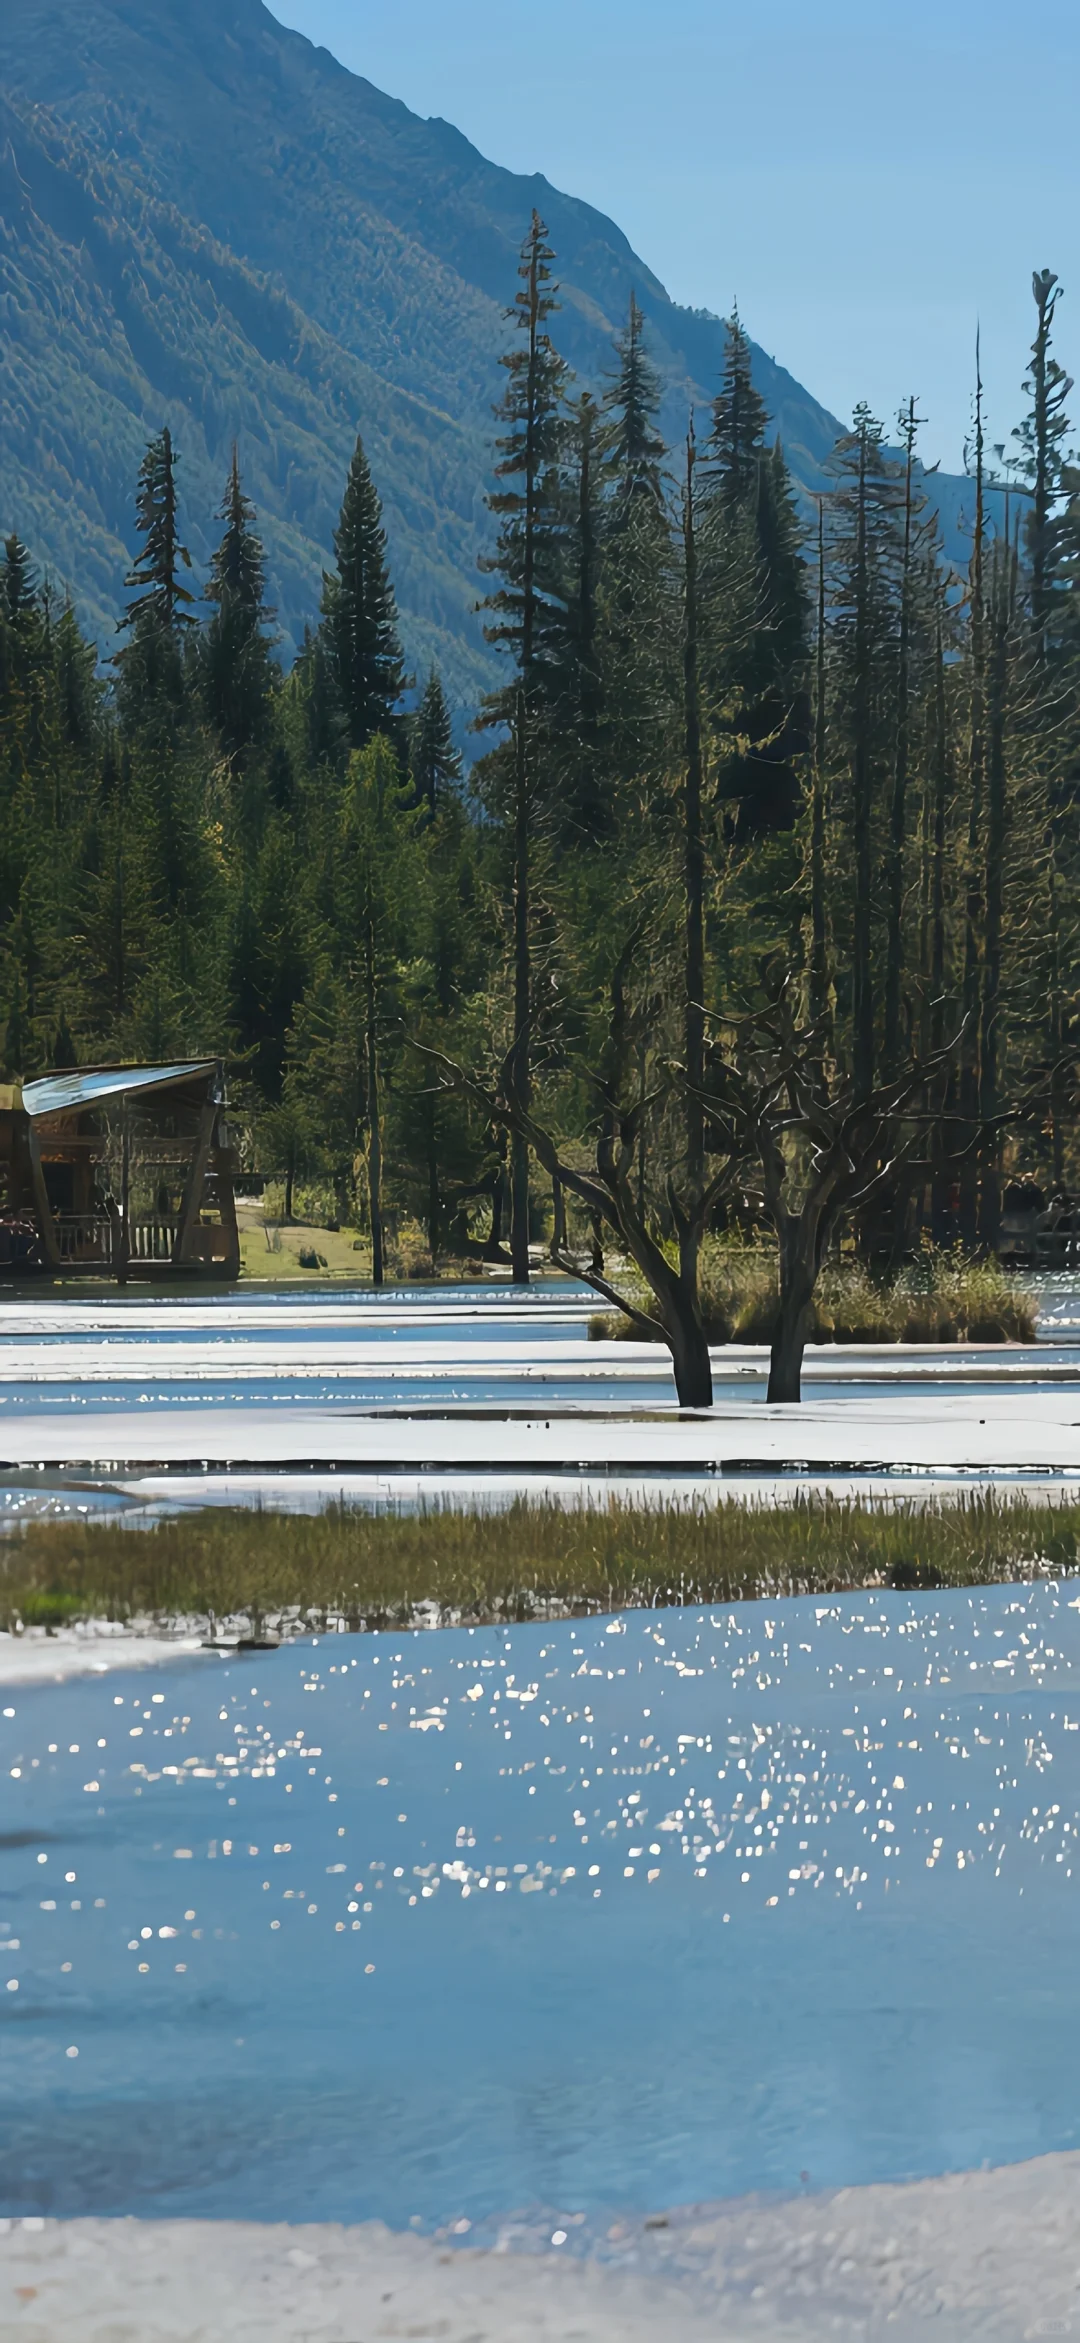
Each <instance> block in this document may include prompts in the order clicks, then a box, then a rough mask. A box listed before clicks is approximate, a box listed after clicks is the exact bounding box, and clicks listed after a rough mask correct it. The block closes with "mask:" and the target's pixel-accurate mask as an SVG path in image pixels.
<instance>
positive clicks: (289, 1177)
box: [285, 1157, 296, 1221]
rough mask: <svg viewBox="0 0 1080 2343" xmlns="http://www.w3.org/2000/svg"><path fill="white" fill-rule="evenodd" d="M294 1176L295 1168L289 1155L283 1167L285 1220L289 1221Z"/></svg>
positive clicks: (291, 1213)
mask: <svg viewBox="0 0 1080 2343" xmlns="http://www.w3.org/2000/svg"><path fill="white" fill-rule="evenodd" d="M295 1176H296V1175H295V1168H294V1165H293V1162H292V1158H291V1157H290V1159H289V1162H288V1164H287V1165H286V1167H285V1218H286V1220H287V1221H291V1219H292V1216H293V1184H294V1180H295Z"/></svg>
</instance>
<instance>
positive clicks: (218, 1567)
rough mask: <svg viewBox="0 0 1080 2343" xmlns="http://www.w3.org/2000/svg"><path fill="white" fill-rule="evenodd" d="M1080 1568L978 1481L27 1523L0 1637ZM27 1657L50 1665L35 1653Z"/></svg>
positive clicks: (192, 1628) (1069, 1545)
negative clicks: (770, 1493) (94, 1627)
mask: <svg viewBox="0 0 1080 2343" xmlns="http://www.w3.org/2000/svg"><path fill="white" fill-rule="evenodd" d="M1078 1568H1080V1504H1078V1503H1076V1502H1067V1501H1066V1502H1062V1501H1058V1502H1047V1501H1045V1500H1041V1501H1032V1500H1031V1499H1028V1498H1024V1497H1021V1496H1016V1497H1012V1498H1002V1497H999V1496H998V1495H996V1494H995V1493H994V1492H993V1491H992V1490H991V1491H987V1490H979V1491H976V1492H973V1493H972V1494H971V1495H969V1496H961V1497H959V1498H957V1499H956V1500H955V1501H953V1502H951V1503H949V1502H945V1503H942V1502H935V1501H931V1502H929V1503H923V1504H919V1505H904V1504H894V1505H891V1506H887V1507H883V1506H876V1505H873V1504H868V1503H860V1502H858V1501H852V1500H847V1499H844V1500H836V1499H833V1498H830V1497H815V1496H797V1497H796V1498H795V1500H794V1502H793V1503H791V1504H789V1505H786V1506H782V1507H772V1506H752V1505H746V1504H743V1503H740V1502H739V1501H738V1500H737V1499H733V1498H728V1499H724V1500H722V1501H721V1502H719V1503H717V1504H712V1505H702V1504H696V1503H685V1502H676V1503H673V1504H668V1505H664V1506H660V1505H642V1504H633V1503H629V1502H626V1501H625V1500H622V1499H619V1498H615V1497H613V1498H611V1499H610V1500H609V1502H608V1503H607V1504H583V1505H581V1506H578V1507H574V1508H571V1507H567V1506H564V1505H560V1504H557V1503H553V1502H551V1501H549V1500H543V1499H541V1500H529V1499H528V1498H519V1499H517V1500H515V1501H514V1502H513V1503H512V1504H511V1505H509V1506H508V1507H507V1509H506V1510H504V1511H502V1512H498V1513H495V1512H490V1511H477V1510H460V1511H459V1510H453V1511H451V1510H442V1509H439V1508H435V1507H432V1508H427V1509H425V1508H421V1509H419V1510H418V1511H416V1512H413V1513H410V1514H402V1513H396V1512H383V1513H376V1514H372V1513H365V1512H360V1511H356V1512H351V1511H348V1510H346V1509H345V1508H344V1507H340V1506H339V1507H334V1508H332V1509H330V1510H327V1511H325V1512H322V1513H319V1514H292V1513H264V1512H259V1513H253V1512H250V1511H246V1510H239V1509H236V1510H232V1509H228V1508H225V1507H221V1508H206V1509H205V1510H204V1511H202V1512H198V1513H189V1514H181V1515H178V1516H177V1517H175V1518H174V1519H171V1520H165V1521H160V1522H156V1523H153V1524H151V1525H150V1526H147V1527H134V1526H131V1525H125V1524H124V1523H122V1522H119V1523H118V1522H116V1521H114V1520H110V1521H99V1522H96V1523H95V1522H79V1523H71V1522H52V1521H32V1522H30V1523H29V1524H28V1525H27V1526H26V1527H25V1528H24V1529H21V1530H16V1531H14V1532H13V1533H12V1534H11V1535H10V1537H9V1538H8V1539H7V1540H6V1541H5V1542H4V1544H3V1546H2V1547H0V1629H2V1630H3V1631H4V1635H5V1637H6V1638H7V1639H9V1640H8V1643H7V1649H8V1653H9V1655H10V1658H11V1660H12V1661H13V1662H15V1661H16V1659H17V1656H18V1654H19V1652H21V1651H22V1650H25V1649H26V1648H27V1647H26V1640H25V1635H24V1634H22V1633H20V1630H25V1629H31V1630H37V1631H38V1638H37V1641H38V1648H39V1649H40V1650H41V1651H42V1652H43V1654H45V1655H47V1654H48V1647H49V1643H50V1641H52V1642H53V1643H54V1647H55V1636H53V1637H50V1635H49V1633H48V1631H49V1630H50V1629H51V1630H61V1629H68V1630H73V1629H76V1628H77V1627H78V1625H79V1623H81V1622H99V1623H102V1624H105V1625H107V1624H108V1623H113V1624H114V1625H120V1626H128V1627H134V1628H136V1629H137V1630H138V1631H139V1632H140V1633H141V1635H142V1636H143V1637H150V1638H151V1639H152V1638H153V1637H154V1635H155V1633H158V1634H160V1631H161V1629H162V1627H163V1626H164V1625H165V1624H169V1625H170V1626H172V1627H173V1628H174V1629H179V1631H180V1632H182V1633H184V1634H186V1635H187V1636H188V1637H194V1638H195V1642H196V1644H197V1642H198V1641H199V1640H200V1639H201V1638H202V1637H203V1636H206V1635H209V1636H215V1635H219V1636H220V1635H222V1634H225V1635H227V1636H230V1637H239V1636H243V1635H246V1636H255V1637H259V1636H261V1635H263V1634H270V1635H273V1636H282V1635H285V1636H287V1635H291V1634H310V1633H311V1632H312V1631H316V1632H325V1631H326V1630H328V1629H329V1630H333V1629H335V1628H347V1629H349V1630H350V1631H353V1632H356V1631H362V1630H370V1629H379V1628H384V1627H393V1628H400V1627H408V1626H438V1625H444V1624H445V1625H451V1624H452V1625H458V1624H461V1623H465V1624H468V1625H473V1624H476V1625H479V1624H482V1623H491V1622H500V1621H505V1620H526V1619H551V1618H565V1617H567V1616H577V1615H588V1614H590V1613H591V1614H596V1613H603V1612H608V1611H621V1610H628V1609H635V1610H636V1609H652V1608H654V1607H656V1606H660V1605H667V1604H688V1605H694V1604H697V1603H708V1604H723V1603H733V1602H745V1601H749V1600H753V1599H755V1598H759V1597H768V1598H770V1599H772V1600H776V1599H777V1598H779V1597H781V1596H785V1595H798V1594H817V1593H821V1594H836V1593H841V1592H850V1591H852V1590H855V1589H858V1588H861V1587H866V1586H895V1587H909V1588H910V1587H920V1586H923V1587H947V1586H984V1585H993V1584H1000V1583H1005V1582H1009V1581H1013V1580H1023V1579H1031V1578H1033V1577H1038V1576H1046V1575H1051V1574H1052V1575H1054V1576H1058V1577H1061V1576H1067V1575H1069V1574H1070V1573H1072V1572H1073V1571H1075V1570H1077V1569H1078ZM174 1648H175V1647H174V1646H171V1645H170V1646H168V1647H167V1649H168V1650H169V1651H170V1652H171V1651H172V1650H173V1649H174ZM107 1656H108V1655H106V1654H104V1653H103V1654H102V1658H106V1657H107ZM37 1665H38V1666H39V1667H40V1670H41V1672H42V1673H47V1672H48V1659H47V1656H46V1657H43V1658H42V1659H41V1660H40V1662H38V1663H37ZM3 1673H4V1651H3V1641H2V1640H0V1677H2V1676H3Z"/></svg>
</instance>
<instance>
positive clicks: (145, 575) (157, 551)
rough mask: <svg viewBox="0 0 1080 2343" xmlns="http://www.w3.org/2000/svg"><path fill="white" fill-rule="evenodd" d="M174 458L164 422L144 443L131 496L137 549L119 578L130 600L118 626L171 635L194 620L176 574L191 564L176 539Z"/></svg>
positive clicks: (190, 601)
mask: <svg viewBox="0 0 1080 2343" xmlns="http://www.w3.org/2000/svg"><path fill="white" fill-rule="evenodd" d="M178 461H179V458H178V456H177V453H176V449H175V448H174V446H173V440H172V433H171V431H170V430H169V426H168V424H167V423H166V424H165V426H164V428H163V429H162V430H161V431H159V433H158V435H157V438H156V439H152V440H151V441H150V443H149V445H148V447H147V450H146V454H145V455H144V457H143V460H142V463H141V464H140V466H139V484H138V488H137V490H136V494H135V526H136V529H137V530H138V533H139V535H140V537H141V538H142V547H141V549H140V551H139V552H138V554H137V555H136V557H135V560H134V562H133V563H132V566H131V569H130V570H129V572H128V575H127V579H126V581H125V582H126V584H127V586H128V587H129V589H130V590H131V592H132V594H133V596H134V599H133V600H132V601H131V602H129V604H128V610H127V617H126V619H125V621H124V624H125V626H126V627H131V628H134V629H136V630H137V631H147V632H149V631H151V630H156V631H157V632H159V633H162V634H170V635H175V634H178V633H179V632H181V631H182V630H183V629H185V628H187V627H190V626H192V625H193V624H194V617H193V613H192V607H191V606H192V604H193V602H194V599H195V597H194V595H193V594H192V592H191V590H190V588H189V587H187V586H185V585H184V583H183V579H182V577H181V574H180V573H181V571H182V570H189V569H190V568H191V555H190V553H189V552H188V549H187V547H186V545H184V544H183V543H182V542H181V537H180V520H179V511H178V505H177V494H176V467H177V463H178Z"/></svg>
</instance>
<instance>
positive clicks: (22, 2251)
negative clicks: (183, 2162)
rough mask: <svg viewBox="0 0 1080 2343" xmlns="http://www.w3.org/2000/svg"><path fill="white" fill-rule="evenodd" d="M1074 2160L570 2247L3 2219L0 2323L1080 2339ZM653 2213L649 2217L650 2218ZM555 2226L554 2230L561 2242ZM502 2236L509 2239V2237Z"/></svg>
mask: <svg viewBox="0 0 1080 2343" xmlns="http://www.w3.org/2000/svg"><path fill="white" fill-rule="evenodd" d="M1078 2212H1080V2155H1077V2154H1075V2153H1074V2154H1065V2155H1054V2156H1043V2157H1040V2158H1038V2159H1035V2160H1033V2161H1032V2162H1030V2163H1024V2164H1013V2165H1006V2166H1003V2167H1001V2168H1000V2169H999V2170H997V2171H994V2172H963V2173H956V2174H952V2175H950V2176H948V2177H946V2178H944V2179H935V2180H920V2181H914V2182H910V2183H908V2184H906V2185H903V2186H895V2185H889V2186H877V2187H866V2188H849V2189H843V2190H839V2191H833V2192H830V2193H828V2194H821V2195H819V2194H812V2195H811V2194H808V2195H806V2196H805V2197H800V2198H796V2199H789V2200H786V2201H781V2202H775V2201H768V2200H763V2199H761V2198H754V2199H748V2200H743V2201H735V2202H732V2203H728V2204H721V2205H715V2206H712V2207H694V2208H692V2209H687V2210H686V2211H678V2210H677V2211H675V2212H673V2213H672V2214H670V2215H669V2216H667V2217H665V2216H663V2215H661V2216H658V2217H654V2221H650V2222H648V2223H645V2222H642V2221H641V2219H640V2218H637V2219H633V2220H627V2221H625V2222H622V2223H615V2224H613V2225H612V2227H611V2229H609V2231H608V2235H607V2239H606V2241H605V2245H604V2249H603V2250H604V2258H603V2260H599V2259H593V2258H578V2257H572V2256H571V2255H569V2254H568V2253H567V2252H566V2250H565V2249H566V2246H567V2244H568V2243H569V2242H570V2241H571V2240H572V2237H573V2218H574V2217H573V2214H572V2212H571V2213H569V2214H568V2215H567V2216H559V2215H554V2216H553V2217H552V2221H551V2226H550V2230H549V2231H548V2232H547V2233H546V2234H545V2235H543V2236H542V2237H541V2236H537V2238H536V2239H535V2241H534V2242H535V2244H536V2245H538V2246H539V2247H540V2249H541V2250H539V2251H534V2252H532V2253H522V2252H515V2251H514V2250H513V2246H514V2244H515V2243H516V2242H520V2240H519V2239H518V2238H517V2236H516V2234H515V2232H514V2231H513V2230H509V2229H508V2232H507V2234H506V2236H505V2237H502V2238H500V2239H499V2242H498V2244H497V2245H496V2248H495V2250H494V2251H491V2252H480V2251H476V2250H475V2249H470V2248H469V2247H468V2246H464V2247H462V2246H460V2245H458V2246H455V2247H454V2248H451V2247H450V2246H449V2244H448V2243H447V2242H445V2233H443V2235H442V2236H440V2237H438V2238H436V2239H420V2238H417V2237H413V2236H408V2235H405V2236H402V2235H399V2234H396V2233H394V2232H392V2231H391V2230H388V2229H386V2228H385V2227H384V2226H383V2225H382V2224H381V2223H380V2222H367V2223H365V2224H363V2226H361V2227H358V2228H352V2229H347V2228H342V2227H339V2226H337V2225H330V2224H311V2225H308V2226H305V2227H295V2228H294V2227H286V2226H284V2225H281V2224H267V2225H266V2226H261V2225H259V2224H256V2223H244V2222H233V2221H198V2222H195V2221H192V2222H187V2221H136V2220H126V2221H96V2220H85V2221H30V2222H25V2221H23V2222H19V2221H14V2222H4V2223H0V2231H2V2232H3V2234H0V2332H2V2333H3V2334H4V2335H5V2336H7V2335H11V2336H12V2337H14V2336H16V2335H19V2336H23V2337H26V2338H29V2339H30V2343H104V2338H106V2337H110V2338H111V2337H117V2338H119V2337H121V2336H123V2337H125V2338H127V2337H130V2338H132V2339H134V2338H135V2337H136V2336H137V2337H138V2339H139V2343H205V2339H206V2338H207V2337H210V2336H213V2337H215V2338H221V2339H222V2343H224V2339H225V2338H226V2337H227V2338H228V2343H308V2339H309V2338H313V2337H316V2336H317V2337H318V2338H319V2343H359V2339H360V2338H361V2337H363V2338H368V2337H370V2338H372V2343H374V2338H376V2337H402V2336H413V2337H416V2338H418V2339H423V2343H431V2339H432V2338H434V2337H439V2338H440V2343H571V2338H573V2339H574V2343H646V2338H648V2343H658V2339H659V2338H661V2337H663V2338H664V2343H706V2339H708V2343H721V2338H722V2343H821V2338H822V2337H823V2336H826V2335H829V2336H834V2337H837V2338H839V2339H840V2343H864V2339H866V2338H870V2337H874V2338H876V2337H878V2336H881V2337H886V2336H888V2337H889V2338H890V2343H1025V2339H1027V2338H1034V2337H1043V2336H1051V2335H1068V2334H1070V2333H1074V2332H1075V2331H1076V2317H1077V2289H1078V2280H1077V2267H1076V2233H1077V2216H1078ZM657 2221H658V2222H659V2226H657V2225H656V2222H657ZM556 2239H557V2240H558V2241H559V2242H558V2243H556V2242H555V2241H556ZM507 2248H509V2249H510V2250H506V2249H507Z"/></svg>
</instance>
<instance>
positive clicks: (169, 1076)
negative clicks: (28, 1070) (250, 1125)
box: [22, 1058, 224, 1121]
mask: <svg viewBox="0 0 1080 2343" xmlns="http://www.w3.org/2000/svg"><path fill="white" fill-rule="evenodd" d="M210 1076H213V1077H215V1079H216V1081H217V1084H218V1092H217V1095H218V1097H219V1098H223V1096H224V1091H223V1087H222V1084H221V1067H220V1062H219V1060H218V1059H217V1058H195V1059H191V1058H188V1059H186V1060H184V1061H182V1062H181V1063H180V1064H178V1065H174V1066H74V1067H72V1068H71V1069H70V1071H69V1072H67V1073H63V1074H45V1075H43V1076H42V1078H41V1080H40V1081H39V1082H25V1083H24V1084H23V1094H22V1103H23V1108H24V1110H25V1112H26V1113H27V1114H28V1115H30V1116H31V1118H32V1119H33V1120H35V1121H36V1119H37V1118H38V1116H39V1115H59V1114H72V1113H75V1112H77V1111H78V1110H79V1108H80V1107H91V1106H103V1105H104V1104H105V1103H106V1101H107V1100H109V1099H113V1098H127V1097H130V1096H132V1095H138V1094H140V1093H145V1092H148V1091H154V1090H171V1089H172V1088H174V1086H175V1085H176V1084H178V1083H186V1082H199V1081H202V1082H205V1081H206V1080H207V1079H208V1077H210Z"/></svg>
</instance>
